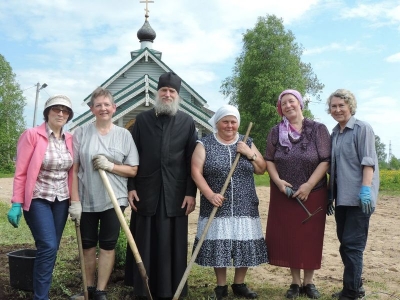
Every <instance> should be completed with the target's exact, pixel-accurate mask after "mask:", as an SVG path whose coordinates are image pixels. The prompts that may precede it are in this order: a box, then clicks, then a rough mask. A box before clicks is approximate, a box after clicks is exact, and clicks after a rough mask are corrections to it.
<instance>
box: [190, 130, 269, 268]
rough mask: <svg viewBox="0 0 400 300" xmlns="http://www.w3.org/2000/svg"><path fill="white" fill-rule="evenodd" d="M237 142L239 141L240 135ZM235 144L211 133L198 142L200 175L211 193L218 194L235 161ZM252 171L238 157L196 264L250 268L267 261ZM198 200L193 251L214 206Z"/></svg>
mask: <svg viewBox="0 0 400 300" xmlns="http://www.w3.org/2000/svg"><path fill="white" fill-rule="evenodd" d="M238 140H243V136H240V137H239V139H238ZM238 140H237V141H238ZM237 141H236V142H234V143H232V144H229V145H226V144H222V143H220V142H219V141H218V140H217V139H216V137H215V135H213V134H211V135H209V136H206V137H204V138H202V139H201V140H200V143H202V144H203V146H204V148H205V152H206V159H205V163H204V169H203V176H204V178H205V180H206V181H207V183H208V185H209V186H210V188H211V189H212V190H213V191H214V192H215V193H219V192H220V191H221V189H222V187H223V185H224V183H225V180H226V178H227V176H228V173H229V171H230V168H231V165H232V164H233V162H234V160H235V156H236V147H237ZM251 143H252V139H250V138H249V139H248V140H247V145H249V146H251ZM253 172H254V167H253V165H252V164H251V162H250V161H249V160H247V159H246V158H245V157H241V158H240V159H239V163H238V165H237V167H236V170H235V172H234V173H233V176H232V179H231V181H230V184H229V185H228V188H227V190H226V192H225V195H224V196H225V198H226V200H225V201H224V203H223V205H222V206H221V207H220V208H218V211H217V213H216V215H215V218H214V220H213V221H212V223H211V226H210V228H209V230H208V233H207V235H206V238H205V240H204V242H203V245H202V247H201V249H200V251H199V254H198V256H197V258H196V263H197V264H199V265H201V266H209V267H229V266H234V267H251V266H257V265H260V264H262V263H267V262H268V257H267V248H266V244H265V240H264V237H263V232H262V226H261V221H260V216H259V212H258V204H259V201H258V197H257V194H256V189H255V184H254V179H253ZM200 201H201V202H200V214H199V220H198V226H197V235H196V238H195V242H194V246H193V249H195V248H196V245H197V243H198V241H199V239H200V237H201V235H202V233H203V231H204V228H205V226H206V224H207V222H208V220H209V216H210V214H211V211H212V210H213V207H214V206H213V205H212V204H211V203H210V202H209V201H208V200H207V199H206V198H205V197H204V196H203V195H201V200H200Z"/></svg>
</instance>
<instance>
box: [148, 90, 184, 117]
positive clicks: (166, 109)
mask: <svg viewBox="0 0 400 300" xmlns="http://www.w3.org/2000/svg"><path fill="white" fill-rule="evenodd" d="M155 100H156V104H155V105H154V109H155V112H156V113H157V114H160V115H168V116H174V115H176V113H177V112H178V110H179V104H180V102H181V97H180V96H179V94H177V95H176V98H175V99H174V101H173V102H172V103H171V104H166V103H164V102H162V100H161V98H160V96H159V94H158V93H157V94H156V97H155Z"/></svg>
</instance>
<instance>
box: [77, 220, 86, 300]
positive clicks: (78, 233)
mask: <svg viewBox="0 0 400 300" xmlns="http://www.w3.org/2000/svg"><path fill="white" fill-rule="evenodd" d="M75 230H76V239H77V241H78V251H79V264H80V265H81V275H82V284H83V297H84V298H85V300H89V292H88V289H87V282H86V268H85V258H84V256H83V247H82V237H81V229H80V226H79V223H78V221H77V220H75Z"/></svg>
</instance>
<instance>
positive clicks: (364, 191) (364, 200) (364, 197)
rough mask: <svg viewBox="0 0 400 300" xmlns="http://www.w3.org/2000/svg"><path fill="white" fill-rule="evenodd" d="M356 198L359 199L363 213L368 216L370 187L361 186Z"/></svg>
mask: <svg viewBox="0 0 400 300" xmlns="http://www.w3.org/2000/svg"><path fill="white" fill-rule="evenodd" d="M358 197H359V198H360V206H361V209H362V211H363V213H364V214H367V215H368V214H370V213H371V212H372V203H371V187H369V186H366V185H363V186H361V189H360V193H359V194H358Z"/></svg>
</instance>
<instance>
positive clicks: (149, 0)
mask: <svg viewBox="0 0 400 300" xmlns="http://www.w3.org/2000/svg"><path fill="white" fill-rule="evenodd" d="M140 3H146V8H145V9H144V11H145V12H146V14H145V15H144V16H145V17H146V20H147V18H148V17H149V12H150V10H149V6H148V4H149V3H154V1H152V0H144V1H140Z"/></svg>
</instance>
